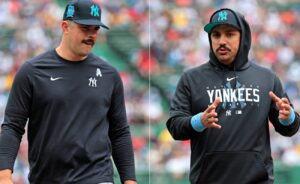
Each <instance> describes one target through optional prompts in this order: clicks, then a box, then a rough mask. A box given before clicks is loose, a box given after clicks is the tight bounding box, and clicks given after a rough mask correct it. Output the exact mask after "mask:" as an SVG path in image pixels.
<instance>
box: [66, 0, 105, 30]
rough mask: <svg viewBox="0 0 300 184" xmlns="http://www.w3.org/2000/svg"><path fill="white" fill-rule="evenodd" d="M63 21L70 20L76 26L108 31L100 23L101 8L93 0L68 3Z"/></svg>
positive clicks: (78, 0)
mask: <svg viewBox="0 0 300 184" xmlns="http://www.w3.org/2000/svg"><path fill="white" fill-rule="evenodd" d="M63 20H71V21H73V22H76V23H77V24H83V25H91V26H101V27H103V28H105V29H109V28H108V27H107V26H106V25H105V24H103V23H102V22H101V8H100V6H99V5H98V4H97V3H96V2H94V1H93V0H73V1H69V2H68V4H67V6H66V9H65V13H64V17H63Z"/></svg>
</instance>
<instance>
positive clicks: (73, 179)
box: [0, 0, 136, 184]
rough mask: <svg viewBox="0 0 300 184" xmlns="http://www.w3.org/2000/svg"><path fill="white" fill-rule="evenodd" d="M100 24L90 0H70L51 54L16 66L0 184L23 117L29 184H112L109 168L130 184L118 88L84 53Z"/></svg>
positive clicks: (1, 144) (1, 143)
mask: <svg viewBox="0 0 300 184" xmlns="http://www.w3.org/2000/svg"><path fill="white" fill-rule="evenodd" d="M100 27H101V28H106V29H108V27H107V26H106V25H104V24H103V23H102V22H101V9H100V6H99V5H98V4H96V3H95V2H93V1H92V0H75V1H70V2H69V3H68V4H67V6H66V9H65V12H64V16H63V21H62V23H61V28H62V32H63V35H62V39H61V42H60V44H59V46H58V47H57V48H56V49H53V50H50V51H48V52H46V53H44V54H41V55H39V56H37V57H35V58H33V59H31V60H29V61H28V62H26V63H24V64H23V65H22V67H21V68H20V70H19V71H18V73H17V75H16V77H15V80H14V83H13V87H12V90H11V93H10V96H9V100H8V103H7V107H6V111H5V118H4V122H3V124H2V131H1V137H0V169H1V171H0V183H1V184H8V183H9V184H11V183H12V171H13V165H14V162H15V158H16V155H17V152H18V149H19V145H20V141H21V137H22V135H23V134H24V127H25V125H26V122H27V119H28V142H29V165H30V173H29V177H28V178H29V181H30V183H31V184H41V183H42V184H50V183H51V184H52V183H56V184H59V183H60V184H99V183H101V184H112V183H113V182H114V181H113V164H112V160H111V156H112V158H113V160H114V163H115V164H116V167H117V169H118V172H119V174H120V179H121V182H122V183H125V184H136V181H135V180H136V177H135V169H134V157H133V149H132V142H131V135H130V131H129V126H128V123H127V117H126V111H125V104H124V94H123V84H122V81H121V78H120V76H119V74H118V72H117V70H116V69H115V68H113V67H112V66H111V65H109V64H108V63H106V62H105V61H103V60H102V59H100V58H99V57H97V56H95V55H94V54H92V53H91V49H92V48H93V46H94V44H95V42H96V39H97V36H98V30H99V28H100Z"/></svg>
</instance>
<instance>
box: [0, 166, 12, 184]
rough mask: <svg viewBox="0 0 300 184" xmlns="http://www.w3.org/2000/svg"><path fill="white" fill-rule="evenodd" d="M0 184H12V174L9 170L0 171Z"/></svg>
mask: <svg viewBox="0 0 300 184" xmlns="http://www.w3.org/2000/svg"><path fill="white" fill-rule="evenodd" d="M0 184H13V181H12V173H11V170H10V169H4V170H1V171H0Z"/></svg>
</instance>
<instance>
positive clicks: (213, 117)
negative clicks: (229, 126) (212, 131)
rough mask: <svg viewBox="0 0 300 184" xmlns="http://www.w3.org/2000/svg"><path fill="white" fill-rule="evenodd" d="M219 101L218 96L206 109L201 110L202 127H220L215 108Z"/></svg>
mask: <svg viewBox="0 0 300 184" xmlns="http://www.w3.org/2000/svg"><path fill="white" fill-rule="evenodd" d="M220 102H221V99H220V98H216V99H215V101H214V102H213V103H212V104H211V105H210V106H208V107H207V109H206V110H205V111H204V112H203V114H202V116H201V122H202V124H203V126H204V127H207V128H219V129H220V128H222V127H221V125H219V124H217V123H218V121H219V120H218V117H217V116H218V113H217V112H216V108H217V107H218V105H219V103H220Z"/></svg>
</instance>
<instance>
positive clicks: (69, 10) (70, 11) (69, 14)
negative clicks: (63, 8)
mask: <svg viewBox="0 0 300 184" xmlns="http://www.w3.org/2000/svg"><path fill="white" fill-rule="evenodd" d="M74 12H75V8H74V6H73V5H70V6H68V10H67V17H73V15H74Z"/></svg>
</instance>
